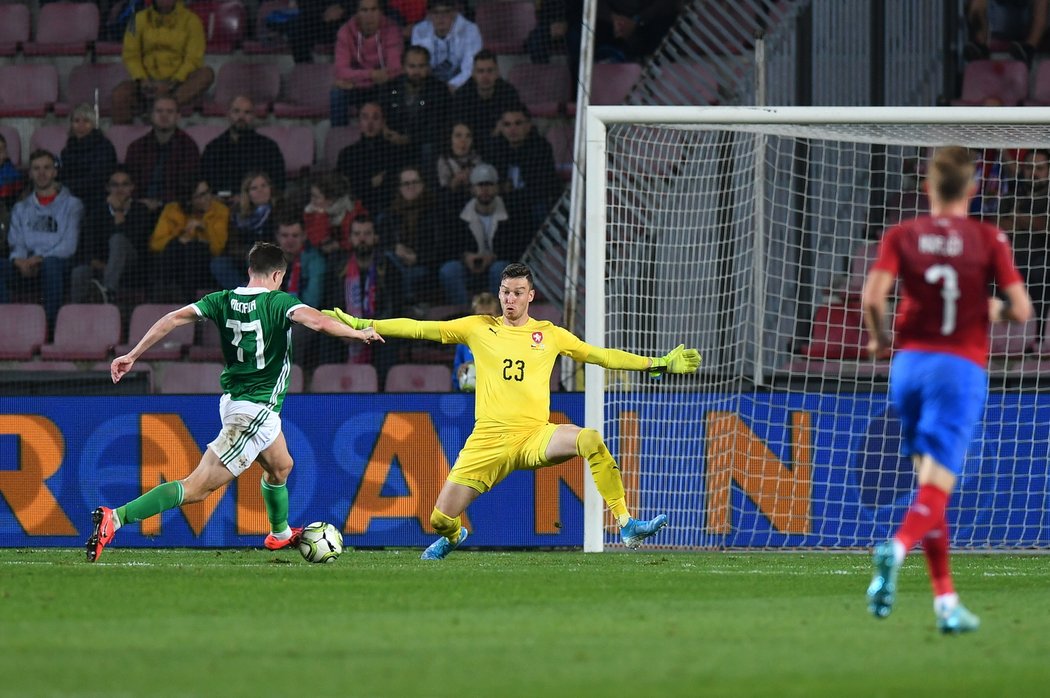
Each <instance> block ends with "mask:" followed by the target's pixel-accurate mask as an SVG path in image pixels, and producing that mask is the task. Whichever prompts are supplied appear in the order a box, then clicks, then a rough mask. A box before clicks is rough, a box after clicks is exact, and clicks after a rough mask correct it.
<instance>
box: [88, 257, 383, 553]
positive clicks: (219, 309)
mask: <svg viewBox="0 0 1050 698" xmlns="http://www.w3.org/2000/svg"><path fill="white" fill-rule="evenodd" d="M286 268H287V263H286V262H285V259H284V253H283V252H282V251H281V248H279V247H277V246H276V245H274V244H271V243H267V242H260V243H257V244H256V245H255V246H254V247H252V249H251V252H249V253H248V283H247V285H245V286H242V287H240V288H236V289H234V290H232V291H218V292H216V293H210V294H208V295H207V296H205V297H204V298H202V299H200V300H199V301H197V302H196V303H191V304H190V305H187V306H185V307H183V308H180V309H178V310H174V311H172V312H170V313H168V314H167V315H165V316H164V317H162V318H161V319H159V320H157V322H156V323H154V324H153V326H152V327H151V328H150V329H149V330H148V331H147V332H146V334H145V335H144V336H143V337H142V339H141V340H140V341H139V343H138V344H136V345H135V347H134V348H133V349H132V350H131V351H129V352H128V353H127V354H125V355H124V356H118V357H117V358H115V359H113V363H112V365H111V366H110V374H111V375H112V377H113V382H114V383H116V382H118V381H119V380H120V379H121V378H123V377H124V376H125V375H126V374H127V373H128V371H130V370H131V367H132V366H134V364H135V361H136V359H138V357H139V356H141V355H142V353H143V352H144V351H146V350H147V349H149V348H150V347H151V346H153V345H154V344H156V343H157V342H159V341H160V340H161V339H163V338H164V337H165V336H167V334H168V333H169V332H171V331H172V330H174V329H175V328H176V327H179V326H181V325H186V324H188V323H191V322H197V321H201V320H210V321H212V322H214V323H215V324H216V325H218V327H219V333H220V335H221V337H222V354H223V359H224V361H225V364H226V366H225V368H224V369H223V371H222V376H221V378H220V379H219V381H220V383H221V384H222V390H223V395H222V398H221V399H220V400H219V414H220V417H221V418H222V429H221V430H220V431H219V435H218V436H216V437H215V439H214V440H213V441H212V442H211V443H209V444H208V448H206V449H205V451H204V455H203V456H202V457H201V461H200V463H199V464H198V465H197V467H196V469H194V471H193V472H192V473H190V475H189V476H188V477H187V478H185V479H184V480H176V481H174V482H165V483H163V484H161V485H158V486H157V487H154V488H153V489H152V490H150V491H149V492H147V493H146V494H144V495H142V496H141V497H139V498H138V499H134V500H132V501H130V502H128V503H127V504H125V505H124V506H120V507H117V508H115V509H110V508H109V507H104V506H102V507H98V508H97V509H95V511H94V512H93V513H92V519H93V521H94V528H93V530H92V533H91V537H90V538H89V539H88V542H87V559H88V561H89V562H94V561H96V560H98V557H99V555H101V554H102V549H103V548H104V547H105V546H106V545H108V544H109V543H110V541H112V540H113V536H114V534H115V533H116V531H117V529H119V528H120V527H121V526H123V525H124V524H128V523H134V522H136V521H141V520H143V519H146V518H149V517H150V516H154V515H156V514H159V513H160V512H162V511H167V510H168V509H173V508H175V507H177V506H182V505H184V504H192V503H194V502H199V501H201V500H202V499H204V498H205V497H207V496H208V495H209V494H211V493H212V492H214V491H215V490H217V489H218V488H220V487H222V486H223V485H225V484H227V483H228V482H230V481H231V480H233V479H234V478H236V477H237V476H239V475H240V474H241V473H243V472H244V471H245V470H247V469H248V467H249V466H250V465H251V464H252V462H253V461H255V460H258V461H259V464H260V465H261V466H262V468H263V471H264V475H263V479H262V496H263V501H264V502H265V503H266V514H267V517H268V518H269V520H270V534H269V535H268V536H266V540H265V545H266V547H267V548H269V549H271V550H279V549H281V548H286V547H288V546H291V545H295V544H296V543H298V536H299V533H300V531H302V529H301V528H291V527H289V525H288V490H287V487H286V485H285V483H286V481H287V480H288V474H289V473H290V472H291V470H292V457H291V455H290V454H289V453H288V444H287V443H286V442H285V439H284V435H283V434H282V433H281V417H280V411H281V404H282V403H283V402H284V395H285V392H286V391H287V390H288V380H289V377H290V375H291V368H292V365H291V356H292V346H291V345H292V340H291V337H292V330H291V328H292V323H300V324H302V325H303V326H305V327H308V328H309V329H311V330H314V331H316V332H323V333H325V334H327V335H331V336H333V337H342V338H345V339H356V340H359V341H362V342H364V343H366V344H369V343H371V342H374V341H379V342H382V341H383V338H382V337H380V336H379V335H378V334H376V332H375V331H374V330H372V329H371V328H369V329H367V330H363V331H362V330H355V329H352V328H350V327H348V326H347V325H344V324H343V323H342V322H339V321H338V320H333V319H332V318H330V317H327V316H325V315H322V314H321V313H320V311H318V310H315V309H314V308H311V307H310V306H308V305H305V304H303V303H302V302H301V301H299V299H297V298H295V297H294V296H292V295H290V294H288V293H285V292H284V291H281V290H279V289H280V287H281V282H282V281H283V280H284V274H285V270H286Z"/></svg>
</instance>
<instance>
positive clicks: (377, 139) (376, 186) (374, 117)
mask: <svg viewBox="0 0 1050 698" xmlns="http://www.w3.org/2000/svg"><path fill="white" fill-rule="evenodd" d="M358 116H359V119H358V120H359V123H360V125H361V138H360V139H358V141H357V142H356V143H351V144H350V145H348V146H346V147H345V148H343V149H342V151H340V153H339V158H338V160H337V161H336V166H335V169H336V172H338V173H340V174H341V175H343V176H344V177H346V179H347V180H348V181H349V182H350V190H351V191H352V192H354V194H355V195H356V196H357V197H358V198H359V199H361V203H362V204H364V207H365V209H366V210H367V211H368V212H369V213H370V214H372V215H375V214H376V213H377V212H379V211H382V210H383V209H385V208H386V207H387V206H388V205H389V204H390V197H391V196H392V195H393V190H394V187H395V178H394V173H395V172H397V170H398V168H399V167H400V166H401V164H402V163H403V162H404V160H405V156H404V151H405V149H404V148H403V147H402V146H399V145H397V144H395V143H393V142H391V141H390V140H389V138H387V129H386V120H385V119H384V117H383V108H382V107H381V106H380V105H379V104H378V103H376V102H368V103H367V104H365V105H364V106H362V107H361V111H360V113H359V114H358Z"/></svg>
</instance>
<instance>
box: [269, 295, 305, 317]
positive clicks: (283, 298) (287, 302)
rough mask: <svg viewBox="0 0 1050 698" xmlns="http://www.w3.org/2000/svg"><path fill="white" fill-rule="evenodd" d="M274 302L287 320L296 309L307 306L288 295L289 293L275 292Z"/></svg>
mask: <svg viewBox="0 0 1050 698" xmlns="http://www.w3.org/2000/svg"><path fill="white" fill-rule="evenodd" d="M274 301H275V302H276V304H277V308H278V309H280V312H281V314H282V315H284V317H285V318H287V317H288V316H289V315H291V314H292V311H293V310H295V309H296V308H302V307H305V306H306V303H303V302H302V301H301V300H299V299H298V298H296V297H295V296H293V295H292V294H290V293H288V292H287V291H275V292H274Z"/></svg>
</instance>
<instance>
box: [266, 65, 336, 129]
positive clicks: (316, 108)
mask: <svg viewBox="0 0 1050 698" xmlns="http://www.w3.org/2000/svg"><path fill="white" fill-rule="evenodd" d="M282 80H283V83H284V87H282V88H281V94H280V96H278V98H277V101H276V102H274V104H273V115H274V116H276V117H277V118H278V119H324V118H327V117H328V113H329V110H330V108H331V106H330V102H329V96H328V93H329V91H330V90H331V89H332V64H331V63H297V64H296V65H295V67H294V68H292V69H291V70H290V71H289V72H288V73H286V74H285V75H284V76H283V78H282Z"/></svg>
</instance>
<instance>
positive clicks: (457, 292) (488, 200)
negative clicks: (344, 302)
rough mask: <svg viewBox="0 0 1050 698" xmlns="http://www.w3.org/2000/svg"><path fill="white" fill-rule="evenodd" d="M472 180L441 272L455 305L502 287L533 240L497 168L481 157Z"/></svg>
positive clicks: (444, 288)
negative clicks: (512, 209) (503, 191)
mask: <svg viewBox="0 0 1050 698" xmlns="http://www.w3.org/2000/svg"><path fill="white" fill-rule="evenodd" d="M470 184H471V191H473V193H474V198H472V199H471V200H470V201H468V202H467V205H466V206H464V207H463V210H462V211H460V213H459V217H458V220H457V221H455V222H454V223H458V225H459V231H458V233H457V232H452V233H450V240H449V247H448V252H449V253H450V254H446V256H445V259H447V260H448V261H446V262H445V263H444V264H442V265H441V269H440V270H439V272H438V275H439V277H440V280H441V287H442V289H443V290H444V292H445V300H446V301H447V302H448V303H452V304H453V305H466V304H467V303H468V301H469V300H470V295H469V292H470V291H471V290H473V291H480V290H486V291H491V292H492V293H496V292H497V291H498V289H499V283H500V274H501V273H502V272H503V268H504V267H505V266H507V264H509V263H510V262H511V261H517V260H518V259H520V258H521V255H522V254H523V253H524V252H525V247H526V245H527V244H528V238H527V230H528V229H527V227H526V226H524V225H523V224H522V222H521V220H520V218H519V217H512V216H511V215H510V214H509V213H508V212H507V207H506V206H505V205H504V204H503V199H501V198H500V197H499V194H498V192H499V175H498V173H497V172H496V168H495V167H493V166H492V165H489V164H487V163H484V162H483V163H481V164H480V165H478V166H477V167H475V168H474V170H473V171H472V172H471V173H470ZM449 228H450V229H452V228H453V225H450V226H449ZM351 315H357V313H351ZM364 317H368V316H367V315H365V316H364Z"/></svg>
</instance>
